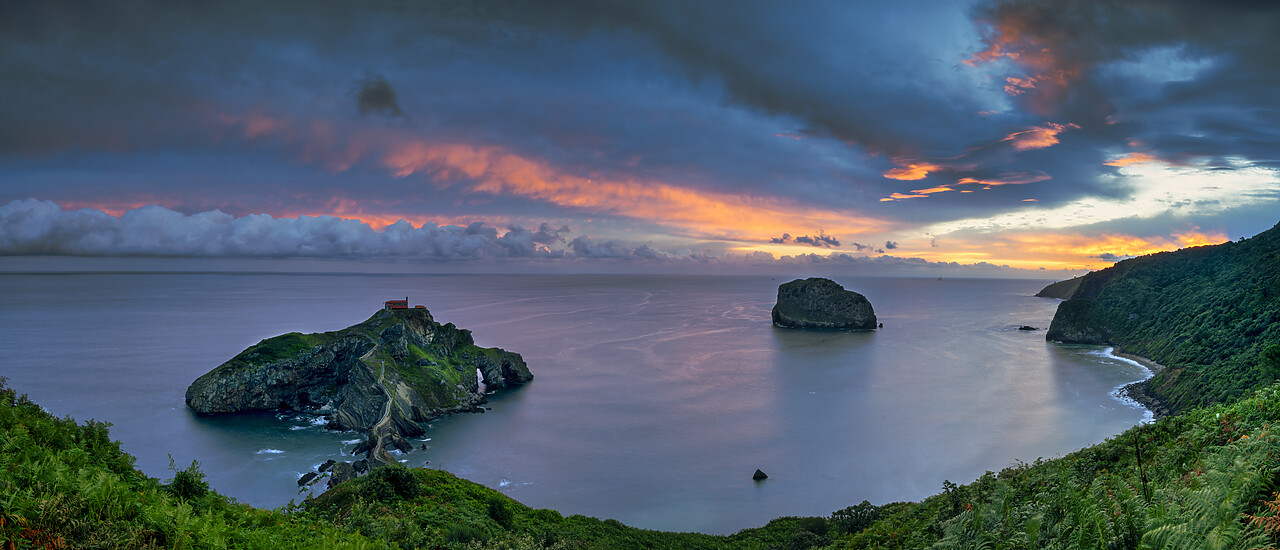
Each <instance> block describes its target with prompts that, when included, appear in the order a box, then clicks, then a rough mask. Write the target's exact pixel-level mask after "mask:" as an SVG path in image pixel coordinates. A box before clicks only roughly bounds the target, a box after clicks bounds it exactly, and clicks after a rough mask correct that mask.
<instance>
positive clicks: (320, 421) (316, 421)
mask: <svg viewBox="0 0 1280 550" xmlns="http://www.w3.org/2000/svg"><path fill="white" fill-rule="evenodd" d="M327 424H329V420H328V419H327V418H325V417H323V416H317V417H315V418H312V419H311V425H312V426H325V425H327Z"/></svg>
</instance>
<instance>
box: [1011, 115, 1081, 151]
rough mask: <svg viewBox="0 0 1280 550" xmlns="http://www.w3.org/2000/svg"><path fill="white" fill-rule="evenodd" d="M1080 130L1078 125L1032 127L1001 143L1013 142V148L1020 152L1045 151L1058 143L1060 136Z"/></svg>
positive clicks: (1054, 124)
mask: <svg viewBox="0 0 1280 550" xmlns="http://www.w3.org/2000/svg"><path fill="white" fill-rule="evenodd" d="M1071 128H1075V129H1079V128H1080V126H1079V125H1077V124H1073V123H1072V124H1057V123H1054V122H1049V123H1046V124H1045V125H1044V126H1032V127H1031V129H1030V130H1023V131H1021V132H1014V133H1012V134H1009V137H1006V138H1004V139H1003V140H1001V141H1010V142H1012V145H1013V148H1014V149H1016V150H1018V151H1026V150H1029V149H1043V148H1045V147H1049V146H1052V145H1056V144H1057V143H1058V134H1061V133H1062V132H1065V131H1067V130H1068V129H1071Z"/></svg>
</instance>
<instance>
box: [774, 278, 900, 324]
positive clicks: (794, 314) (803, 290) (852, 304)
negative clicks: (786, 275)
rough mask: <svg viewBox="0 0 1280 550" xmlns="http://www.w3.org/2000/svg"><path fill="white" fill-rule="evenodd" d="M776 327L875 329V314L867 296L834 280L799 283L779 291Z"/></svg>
mask: <svg viewBox="0 0 1280 550" xmlns="http://www.w3.org/2000/svg"><path fill="white" fill-rule="evenodd" d="M773 324H775V325H778V326H780V327H787V328H818V329H858V330H870V329H874V328H876V313H875V310H874V309H872V307H871V302H870V301H868V300H867V297H866V296H863V295H861V294H858V293H857V292H854V291H852V290H845V289H844V287H842V286H840V285H839V284H837V283H836V282H835V281H832V280H831V279H823V278H820V277H813V278H809V279H796V280H794V281H791V282H789V283H784V284H782V285H780V286H779V287H778V303H777V305H775V306H773Z"/></svg>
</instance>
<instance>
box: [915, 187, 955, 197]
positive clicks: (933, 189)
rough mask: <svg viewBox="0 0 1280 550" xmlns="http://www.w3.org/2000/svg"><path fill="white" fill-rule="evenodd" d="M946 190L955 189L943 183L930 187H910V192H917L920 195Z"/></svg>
mask: <svg viewBox="0 0 1280 550" xmlns="http://www.w3.org/2000/svg"><path fill="white" fill-rule="evenodd" d="M947 191H955V189H952V188H950V187H947V186H945V185H940V186H938V187H930V188H928V189H912V190H911V192H912V193H919V194H921V195H931V194H933V193H946V192H947Z"/></svg>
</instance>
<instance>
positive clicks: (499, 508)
mask: <svg viewBox="0 0 1280 550" xmlns="http://www.w3.org/2000/svg"><path fill="white" fill-rule="evenodd" d="M504 500H505V499H503V498H502V497H500V496H498V495H493V496H491V497H489V517H490V518H491V519H493V521H495V522H497V523H498V525H501V526H502V528H503V529H511V522H512V520H514V519H515V512H512V511H511V508H508V507H507V503H506V502H504Z"/></svg>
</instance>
